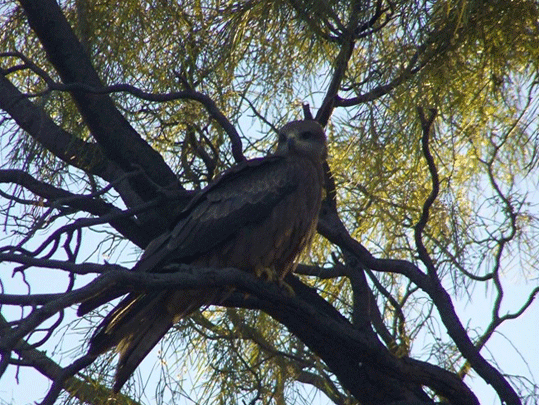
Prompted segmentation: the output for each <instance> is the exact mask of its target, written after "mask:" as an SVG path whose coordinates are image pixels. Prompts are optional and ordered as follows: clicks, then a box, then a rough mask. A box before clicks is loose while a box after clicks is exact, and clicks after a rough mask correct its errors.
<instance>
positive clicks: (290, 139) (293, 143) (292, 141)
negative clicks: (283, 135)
mask: <svg viewBox="0 0 539 405" xmlns="http://www.w3.org/2000/svg"><path fill="white" fill-rule="evenodd" d="M286 147H287V149H288V150H289V151H291V150H294V149H296V138H294V137H293V136H290V137H288V139H287V140H286Z"/></svg>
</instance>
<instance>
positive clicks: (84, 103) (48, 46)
mask: <svg viewBox="0 0 539 405" xmlns="http://www.w3.org/2000/svg"><path fill="white" fill-rule="evenodd" d="M20 3H21V5H22V7H23V9H24V11H25V13H26V16H27V18H28V22H29V24H30V27H31V28H32V29H33V30H34V32H35V33H36V34H37V36H38V38H39V40H40V41H41V44H42V45H43V48H44V49H45V51H46V52H47V56H48V58H49V60H50V61H51V63H52V64H53V65H54V67H55V68H56V70H57V71H58V73H59V75H60V77H61V78H62V80H63V82H64V83H83V84H86V85H88V86H91V87H95V88H101V87H102V84H101V80H100V78H99V76H98V74H97V72H96V71H95V70H94V68H93V67H92V63H91V61H90V59H89V57H88V55H87V54H86V53H85V52H84V49H83V47H82V45H81V44H80V42H79V41H78V39H77V37H76V35H75V33H74V32H73V30H72V29H71V26H70V25H69V23H68V22H67V20H66V18H65V16H64V15H63V13H62V11H61V9H60V7H59V5H58V3H57V2H56V1H54V0H42V1H32V0H20ZM71 95H72V96H73V98H74V99H75V102H76V104H77V108H78V110H79V112H80V113H81V115H82V116H83V117H84V120H85V122H86V124H87V125H88V127H89V128H90V131H91V133H92V135H93V137H94V138H95V139H96V140H97V141H98V143H99V144H100V145H101V146H102V148H103V151H104V153H105V155H106V156H107V157H108V158H109V159H111V160H112V161H114V162H115V163H116V164H118V165H119V166H120V167H121V168H122V169H123V170H124V171H131V170H132V164H133V162H136V163H137V164H138V165H140V166H141V167H142V168H143V170H144V172H145V173H146V174H147V176H148V177H149V178H150V179H152V182H153V183H155V184H159V185H160V186H162V187H170V186H171V185H172V186H173V187H179V185H178V181H177V179H176V176H175V175H174V173H173V172H172V171H171V170H170V168H169V167H168V166H167V165H166V164H165V162H164V160H163V158H162V157H161V155H160V154H159V153H157V152H156V151H155V150H153V149H152V148H151V147H150V145H148V143H146V142H145V141H144V140H143V139H142V138H141V137H140V135H139V134H138V133H137V132H136V131H135V130H134V129H133V127H132V126H131V125H130V124H129V123H128V122H127V121H126V119H125V118H124V117H123V116H122V115H121V113H120V112H119V111H118V109H117V108H116V107H115V106H114V103H113V101H112V100H111V99H110V97H108V96H107V95H105V94H89V93H86V92H80V91H73V92H71ZM131 184H132V186H133V188H134V189H135V190H136V191H137V193H138V194H139V195H140V196H141V198H142V199H143V200H145V201H147V200H149V199H152V198H153V191H154V187H153V185H152V184H149V183H148V182H147V181H146V180H145V179H143V178H142V177H139V178H137V179H136V181H132V182H131Z"/></svg>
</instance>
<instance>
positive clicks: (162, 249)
mask: <svg viewBox="0 0 539 405" xmlns="http://www.w3.org/2000/svg"><path fill="white" fill-rule="evenodd" d="M326 155H327V146H326V136H325V134H324V130H323V129H322V127H321V126H320V125H319V124H318V123H317V122H316V121H313V120H305V121H293V122H290V123H288V124H286V125H285V126H284V127H282V128H281V130H280V131H279V139H278V144H277V148H276V151H275V152H274V153H273V154H271V155H269V156H267V157H264V158H258V159H252V160H248V161H245V162H242V163H240V164H238V165H236V166H234V167H232V168H230V169H229V170H227V171H225V172H224V173H223V174H222V175H221V176H219V177H218V178H216V179H215V181H213V182H212V183H210V184H209V185H208V186H207V187H206V188H204V189H203V190H201V191H200V192H199V193H198V194H197V195H195V197H194V198H193V199H192V200H191V202H190V203H189V204H188V206H187V207H186V208H185V209H184V210H183V211H182V212H181V213H180V214H179V216H178V218H177V219H176V220H175V221H174V224H173V226H172V227H171V229H170V230H169V231H168V232H166V233H165V234H163V235H161V236H160V237H158V238H156V239H155V240H154V241H152V242H150V244H149V245H148V247H147V248H146V250H145V252H144V255H143V256H142V258H141V259H140V261H139V262H138V263H137V264H136V265H135V267H134V268H133V271H140V272H153V273H159V272H161V273H162V272H167V271H169V272H170V271H171V270H170V269H168V270H167V265H170V264H171V263H184V264H190V265H192V266H200V267H213V268H225V267H234V268H237V269H240V270H243V271H246V272H249V273H253V274H256V275H257V276H261V275H262V274H265V275H269V276H270V277H268V278H270V279H273V280H276V281H282V280H283V278H284V277H285V276H286V275H287V274H288V273H289V272H291V271H293V270H294V269H295V264H294V261H295V259H296V257H297V256H298V254H299V253H300V252H301V251H302V250H303V249H304V248H305V247H306V246H307V245H308V244H309V242H310V240H311V238H312V236H313V234H314V232H315V230H316V225H317V220H318V211H319V210H320V205H321V200H322V193H323V183H324V181H323V179H324V172H323V161H324V159H325V158H326ZM119 295H120V294H116V296H119ZM222 296H223V291H222V289H221V290H219V289H216V288H207V289H200V290H174V289H171V290H165V291H147V292H131V293H129V294H128V295H127V296H126V297H125V298H124V299H123V300H122V301H121V302H120V303H119V304H118V305H117V306H116V307H115V308H114V309H113V310H112V311H111V312H110V313H109V314H108V315H107V316H106V317H105V318H104V319H103V321H102V322H101V324H100V325H99V326H98V327H97V329H96V332H95V333H94V335H93V337H92V338H91V341H90V350H89V353H90V354H93V355H96V356H97V355H99V354H101V353H104V352H106V351H107V350H109V349H111V348H113V347H116V350H117V351H118V352H119V354H120V358H119V361H118V368H117V373H116V380H115V384H114V387H113V389H114V391H115V392H118V391H119V390H120V388H121V387H122V385H123V384H124V383H125V382H126V381H127V379H128V378H129V376H130V375H131V374H132V373H133V372H134V370H135V369H136V368H137V366H138V365H139V364H140V362H141V361H142V360H143V359H144V357H145V356H146V355H147V354H148V353H149V352H150V350H151V349H152V348H153V347H154V346H155V345H156V344H157V342H158V341H159V340H160V339H161V338H162V337H163V336H164V335H165V333H166V332H167V331H168V330H169V329H170V328H171V327H172V326H173V325H174V323H176V322H178V321H179V320H180V319H182V318H184V317H186V316H188V315H189V314H191V313H192V312H193V311H195V310H197V309H198V308H201V307H204V306H207V305H210V304H212V303H216V302H217V303H218V302H219V297H222ZM110 299H111V297H110V293H109V295H107V293H104V294H103V295H102V296H97V297H93V298H91V299H89V300H88V301H87V302H83V303H82V304H81V306H80V307H79V314H80V315H82V314H84V313H87V312H89V311H90V310H92V309H94V308H96V307H97V306H99V305H101V304H103V303H105V302H107V301H108V300H110ZM221 299H222V298H221Z"/></svg>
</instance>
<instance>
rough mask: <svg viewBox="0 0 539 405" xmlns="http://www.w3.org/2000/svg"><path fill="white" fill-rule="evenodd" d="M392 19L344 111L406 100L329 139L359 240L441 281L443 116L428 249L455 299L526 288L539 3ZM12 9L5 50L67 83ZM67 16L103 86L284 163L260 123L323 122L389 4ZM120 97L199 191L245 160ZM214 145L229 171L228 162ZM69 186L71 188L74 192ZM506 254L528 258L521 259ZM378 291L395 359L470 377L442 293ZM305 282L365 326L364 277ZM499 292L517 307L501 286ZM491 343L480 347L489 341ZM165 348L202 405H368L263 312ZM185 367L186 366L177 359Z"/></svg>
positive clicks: (17, 77)
mask: <svg viewBox="0 0 539 405" xmlns="http://www.w3.org/2000/svg"><path fill="white" fill-rule="evenodd" d="M381 4H382V6H381V9H382V14H381V17H380V18H379V20H377V21H376V22H375V23H374V25H373V26H372V27H371V26H366V28H365V30H364V31H363V32H364V35H358V38H356V40H355V47H354V50H353V52H352V53H351V57H350V59H349V61H348V62H347V69H346V72H345V75H344V78H343V81H342V84H341V91H340V92H339V96H340V97H342V98H343V99H345V98H348V99H352V98H354V97H360V96H362V95H365V94H368V93H369V92H371V91H374V90H376V89H377V88H380V86H388V88H386V89H382V90H383V91H381V92H380V93H379V94H377V95H375V96H373V97H370V98H369V99H368V100H366V101H365V102H358V103H353V104H351V105H349V106H346V107H336V109H335V111H334V113H333V115H332V117H331V120H330V124H329V126H328V135H329V140H330V160H329V164H330V167H331V170H332V173H333V175H334V180H335V183H336V189H337V199H338V209H339V213H340V214H341V216H342V218H343V220H344V222H345V224H346V226H347V227H348V230H349V231H350V233H351V235H352V236H353V237H354V238H356V239H357V240H359V241H361V242H362V243H363V244H364V245H365V246H366V247H368V248H369V249H370V251H371V253H373V254H374V255H376V256H378V257H388V258H393V259H407V260H410V261H411V262H413V263H416V264H418V265H419V266H420V267H421V268H423V264H422V263H421V262H420V261H419V260H418V257H417V252H416V246H415V242H414V226H415V225H416V224H417V222H418V221H419V219H420V217H421V215H422V208H423V204H424V202H425V200H426V199H427V197H428V196H429V194H430V193H431V190H432V179H431V176H430V175H429V172H428V170H427V165H426V163H425V159H424V157H423V154H422V151H421V147H420V142H419V139H420V137H421V127H420V123H419V120H418V118H417V111H416V107H417V106H423V107H425V108H436V110H437V112H438V117H437V120H436V123H435V130H434V133H433V136H432V137H431V144H430V146H431V149H432V152H433V155H434V160H435V163H436V166H437V169H438V173H439V176H440V188H441V192H440V194H439V196H438V198H437V200H436V201H435V202H434V205H433V207H432V209H431V211H430V218H429V222H428V224H427V227H426V230H425V244H426V246H427V249H428V250H429V252H430V254H431V256H432V258H433V260H434V261H435V263H436V265H437V266H438V267H439V271H440V277H441V278H442V279H443V283H444V285H445V286H446V287H448V289H449V290H450V291H451V292H452V293H454V294H455V296H456V297H460V296H465V295H466V294H467V292H470V291H472V290H473V288H475V286H477V285H481V284H480V283H481V282H483V281H482V277H483V276H485V275H487V274H489V273H492V274H495V276H494V278H496V279H499V278H500V277H499V276H500V273H499V272H498V271H499V269H500V268H502V269H503V270H501V271H502V272H505V271H506V272H511V274H513V272H514V274H515V276H514V277H520V278H521V279H522V280H524V281H525V280H529V279H532V278H533V277H534V276H533V272H534V270H537V269H538V268H539V262H538V261H537V257H539V256H538V255H537V253H538V251H539V245H538V243H537V241H538V240H539V235H537V229H539V227H538V225H539V223H538V215H539V212H538V211H537V206H536V203H534V202H533V201H532V200H531V199H530V197H529V196H528V194H527V193H528V192H529V193H530V195H532V194H531V193H532V191H531V190H533V189H534V188H535V190H536V189H537V182H536V180H534V177H533V176H534V174H535V176H536V173H537V166H538V160H539V159H538V154H537V148H538V146H539V144H538V137H537V119H536V116H537V106H538V104H537V94H536V93H537V91H536V85H537V76H536V74H537V69H538V67H539V47H537V43H538V40H539V32H538V31H537V21H538V16H539V14H538V13H539V11H538V5H537V3H536V2H534V1H524V0H521V1H518V0H517V1H508V0H497V1H482V0H460V1H441V0H437V1H434V0H433V1H426V2H409V1H393V2H385V1H382V2H381ZM1 7H3V8H4V10H6V13H5V15H4V17H3V18H2V20H1V22H2V27H1V32H0V52H12V51H14V50H16V51H19V52H21V53H23V54H24V55H26V57H28V58H29V59H30V60H31V61H33V63H34V64H35V65H37V66H40V67H41V68H42V69H44V70H45V71H46V72H47V73H48V75H50V77H51V78H52V79H54V80H58V77H57V75H56V73H55V71H54V69H53V67H52V66H51V65H50V64H49V63H48V62H47V60H46V56H45V54H44V52H43V50H42V49H41V48H40V46H39V43H38V41H37V39H36V38H35V37H34V35H32V34H29V28H28V26H27V23H26V21H25V19H24V17H23V14H22V12H21V11H20V10H19V7H18V6H17V5H16V4H15V3H11V2H4V4H3V5H2V6H1ZM62 7H63V10H64V12H65V14H66V16H67V17H68V19H69V21H70V23H71V25H72V26H73V27H74V29H75V31H76V33H77V35H78V36H79V39H80V41H81V43H82V44H83V46H84V48H85V50H86V52H87V53H88V54H89V55H90V56H91V59H92V62H93V64H94V67H95V68H96V70H97V71H98V73H99V75H100V77H101V78H102V80H103V82H104V83H105V84H107V85H112V84H117V83H129V84H132V85H134V86H137V87H139V88H141V89H144V90H145V91H148V92H152V93H167V92H173V91H181V90H183V89H185V88H194V89H196V90H197V91H200V92H202V93H204V94H206V95H208V96H210V97H211V98H212V99H213V100H214V101H215V102H216V104H217V105H218V106H219V108H220V109H221V110H222V112H223V113H224V114H225V115H226V116H227V117H228V118H229V120H230V121H231V122H232V123H233V124H235V125H236V126H237V127H240V128H244V132H242V141H243V142H244V146H245V153H246V155H248V156H253V155H260V154H261V151H262V150H267V149H268V147H269V146H270V144H271V141H270V140H269V138H268V137H267V136H261V135H260V134H258V133H256V131H258V130H260V131H261V132H263V133H264V134H266V133H267V132H268V131H269V126H263V127H260V129H259V127H258V126H257V127H256V130H252V129H251V128H249V126H250V124H251V123H252V122H254V121H258V120H259V117H263V119H264V120H265V121H266V122H267V123H271V124H272V125H274V126H279V125H280V124H281V123H283V122H286V121H288V120H290V119H293V118H296V117H298V116H301V114H300V108H299V106H300V105H301V103H302V102H305V101H307V102H309V103H310V104H311V105H312V106H313V107H317V108H318V107H320V106H321V103H322V100H323V98H324V94H325V92H326V90H327V88H328V85H329V83H330V81H331V75H332V74H333V72H334V70H335V69H336V67H337V66H338V55H339V52H340V50H341V46H342V43H343V42H344V41H345V40H346V38H345V37H346V35H345V34H343V32H342V31H343V27H345V26H347V24H349V22H350V21H353V20H354V19H355V20H357V21H360V22H363V23H366V22H367V21H369V19H370V18H371V17H372V15H373V14H374V13H375V12H376V7H377V5H376V4H375V3H372V2H355V1H334V2H322V1H314V0H312V1H309V0H297V1H296V0H290V1H282V0H276V1H251V0H244V1H238V2H228V1H221V0H213V1H211V0H208V1H177V2H174V1H150V0H148V1H132V0H128V1H124V2H122V3H118V2H113V1H108V0H101V1H89V0H78V1H65V2H62ZM359 25H361V24H359ZM15 63H21V61H20V60H17V58H16V57H10V58H1V59H0V67H1V68H2V69H7V68H8V67H10V66H13V64H15ZM9 78H10V80H12V82H14V83H16V84H17V86H19V88H20V89H21V91H23V92H26V93H36V94H38V93H39V96H37V97H35V98H34V100H35V101H36V102H37V103H40V104H41V105H43V107H44V109H45V111H46V112H47V113H48V114H49V115H50V116H51V117H52V118H53V119H54V121H55V122H57V123H58V124H59V125H61V126H62V128H64V129H65V130H67V131H69V132H70V133H72V134H74V135H75V136H77V137H78V138H80V139H84V140H88V139H91V134H90V133H89V132H88V130H87V129H86V127H85V126H84V124H83V121H82V118H81V117H80V116H79V114H78V112H77V109H76V106H75V104H74V102H73V101H72V100H71V98H70V97H69V96H68V95H67V93H63V92H52V93H51V92H45V93H42V92H43V91H44V90H45V89H46V83H45V81H44V80H43V78H40V77H39V76H38V75H37V74H36V73H35V72H31V71H28V70H21V71H19V72H16V73H15V74H12V75H10V77H9ZM113 97H114V99H115V101H116V103H117V105H118V106H119V108H120V109H121V111H122V113H123V114H124V115H125V117H126V118H127V119H128V120H129V122H130V123H131V124H132V125H133V126H134V127H135V129H136V130H137V131H138V132H139V133H140V134H141V135H142V136H143V137H144V138H145V139H146V140H147V141H148V143H150V145H151V146H153V147H154V148H155V149H156V150H157V151H159V152H160V153H161V154H162V155H163V156H164V157H165V159H166V161H167V163H168V164H169V165H170V166H171V168H172V170H173V171H174V172H176V173H177V174H178V176H179V177H180V179H181V182H182V184H184V185H185V186H186V188H200V187H202V186H203V185H204V184H206V182H207V181H208V180H209V179H210V178H211V177H212V176H213V175H214V174H215V173H217V172H219V171H221V170H222V169H224V168H226V167H228V166H230V165H231V164H232V163H233V162H232V156H231V153H230V141H229V139H228V137H227V136H226V134H225V132H224V131H223V130H222V128H220V127H219V125H217V124H216V123H215V121H213V120H212V118H211V117H210V116H209V115H208V113H207V112H206V111H205V109H204V108H203V107H202V106H201V105H200V104H199V103H197V102H195V101H184V100H177V101H173V102H167V103H153V102H148V101H144V100H141V99H139V98H137V97H135V96H133V95H129V94H126V93H118V94H114V96H113ZM7 131H8V130H7V129H3V132H7ZM19 136H20V137H19V138H18V139H17V140H16V142H17V145H18V147H17V148H14V149H13V150H12V154H11V159H12V161H13V162H16V161H18V162H23V163H24V165H26V166H27V167H31V168H32V170H31V172H33V173H36V176H37V177H39V178H41V179H50V178H52V179H53V180H54V181H56V182H57V183H58V184H60V182H61V181H60V180H59V177H58V176H66V174H67V173H68V172H69V169H68V168H67V166H64V165H61V167H60V166H55V165H57V164H58V163H57V161H56V163H53V162H54V159H53V156H52V155H51V154H49V153H46V152H45V151H43V150H39V148H37V147H36V146H35V143H32V142H33V141H31V140H29V138H28V137H27V136H25V135H24V134H21V133H19ZM201 150H202V151H203V152H204V153H205V154H207V155H208V156H209V157H210V158H211V159H213V163H214V165H213V166H212V165H208V161H207V160H205V159H204V153H202V152H200V151H201ZM211 159H210V160H211ZM46 168H49V170H48V171H47V170H46ZM61 178H63V179H64V180H62V182H61V184H67V183H69V179H65V178H64V177H61ZM83 181H87V182H89V180H83ZM88 184H89V183H88ZM505 239H507V244H510V245H511V251H510V253H506V251H505V250H503V249H504V244H505V242H503V244H502V242H501V241H503V240H505ZM332 254H334V257H333V258H332V256H331V255H332ZM513 255H514V257H511V256H513ZM308 260H310V261H311V262H312V263H313V264H317V265H320V266H326V267H330V266H332V265H334V264H335V261H339V260H343V256H342V252H339V251H338V250H337V249H336V248H335V246H333V245H331V244H330V243H329V242H328V241H326V240H325V239H323V238H321V237H317V239H316V242H315V243H314V245H313V248H312V250H311V253H310V256H309V258H308V259H307V260H304V262H307V261H308ZM375 277H376V278H377V282H378V283H380V286H381V288H383V289H376V291H378V292H377V293H376V297H375V298H376V300H377V303H378V306H379V308H380V312H381V314H382V319H383V323H384V325H385V327H386V328H387V330H388V332H389V334H390V335H391V338H392V339H393V343H392V344H393V349H392V350H393V352H394V353H395V355H396V356H403V355H407V354H409V353H410V352H411V350H412V349H413V350H415V352H416V353H420V354H421V355H424V356H425V357H426V358H428V357H429V356H435V357H436V358H435V362H436V364H439V365H442V366H444V367H446V368H447V369H450V370H453V371H458V370H459V369H460V368H461V367H464V363H465V362H464V361H463V359H462V357H461V354H460V353H459V351H458V350H457V349H456V347H455V346H454V344H452V342H451V341H450V340H449V339H447V336H445V335H444V334H443V333H440V331H439V327H438V325H437V322H438V320H437V317H436V315H435V314H433V310H432V305H431V304H430V303H429V302H428V301H427V300H426V298H425V295H424V294H423V293H421V292H420V291H418V290H417V288H416V287H415V286H414V285H412V284H411V283H410V281H409V280H408V279H407V278H405V277H403V276H400V275H396V274H377V275H375ZM305 279H306V281H307V282H308V283H310V284H311V285H313V286H315V287H316V288H318V289H319V290H320V292H321V294H322V295H323V296H324V298H325V299H327V300H328V301H329V302H331V303H332V304H333V305H335V306H336V307H337V308H338V309H339V310H341V312H342V313H343V314H345V315H350V316H351V312H352V303H351V295H352V290H351V287H350V285H349V282H348V280H347V278H345V277H341V278H334V279H328V280H324V279H315V278H312V277H305ZM485 288H486V289H490V291H492V292H493V294H494V296H496V294H498V295H497V296H499V297H500V300H501V297H502V296H503V294H501V293H500V291H501V290H500V289H498V287H497V286H496V285H494V286H493V285H492V284H488V286H486V287H485ZM384 291H385V292H384ZM388 295H391V296H392V297H393V301H392V300H390V299H388ZM498 310H499V308H498ZM483 333H484V330H483V332H478V333H477V338H478V340H480V339H481V336H482V334H483ZM425 335H433V336H435V338H434V339H433V340H432V341H431V343H428V344H426V345H425V346H423V347H420V346H421V345H422V342H421V341H420V339H419V337H424V336H425ZM483 337H484V336H483ZM416 338H417V341H416V340H415V339H416ZM487 339H488V337H487ZM386 343H387V344H388V346H391V344H390V343H389V342H386ZM167 345H170V348H169V349H168V350H167V351H166V352H165V354H164V355H163V359H165V358H166V359H167V363H168V364H166V369H167V371H170V372H171V373H172V374H173V375H177V374H179V375H181V370H184V369H185V368H188V367H194V368H195V369H196V372H197V383H196V387H198V388H197V390H196V392H197V393H198V394H199V397H197V398H196V401H198V402H199V403H218V404H233V403H242V401H245V402H248V401H251V400H253V398H254V397H255V398H257V399H259V400H260V402H261V403H263V404H270V403H275V404H285V403H296V402H299V403H301V402H300V401H302V400H303V401H305V403H308V402H307V400H306V399H305V398H306V396H305V394H304V393H303V391H301V390H299V389H298V384H297V382H298V381H299V382H304V383H305V384H311V385H313V386H315V387H316V388H317V389H318V390H320V391H322V392H324V393H325V394H326V395H327V396H328V397H330V398H332V399H333V400H334V401H335V402H336V403H338V402H337V401H341V402H340V403H346V404H351V403H355V402H354V400H353V399H352V397H351V396H349V395H348V394H347V393H346V392H344V391H343V390H342V388H341V387H340V386H339V384H338V383H337V382H336V381H335V379H334V378H333V377H332V376H331V375H330V373H329V370H328V369H327V366H325V365H324V364H322V363H321V362H320V360H319V359H318V358H316V356H315V355H314V354H312V353H310V352H309V351H308V349H307V348H306V347H305V346H304V344H303V343H301V342H300V341H299V340H298V339H297V338H295V337H294V336H291V335H290V334H288V333H287V331H286V330H284V329H283V327H282V325H279V324H278V323H277V322H276V321H274V320H272V319H271V318H270V317H269V316H267V315H265V314H263V313H259V312H256V311H248V310H235V309H222V308H217V309H213V308H212V309H211V310H207V311H205V312H204V313H199V314H197V315H196V316H195V317H193V319H192V320H190V321H189V322H186V323H185V324H181V325H179V326H178V327H177V330H175V331H173V332H172V333H171V334H170V335H169V337H168V340H167V341H166V344H165V346H167ZM174 353H175V354H176V357H177V359H176V361H177V364H170V363H174V362H171V361H170V358H174ZM431 360H432V359H431ZM109 371H110V370H109ZM101 372H102V370H101ZM308 376H310V377H313V376H316V377H317V378H318V379H317V378H310V379H309V378H307V377H308ZM180 378H181V377H180ZM166 381H168V384H171V385H168V384H167V386H166V389H167V390H168V394H170V395H172V397H174V395H175V393H177V391H178V390H180V388H178V387H177V386H176V382H175V379H174V378H170V377H169V379H168V380H166ZM179 381H181V379H180V380H179ZM160 388H163V387H160ZM163 390H165V388H163Z"/></svg>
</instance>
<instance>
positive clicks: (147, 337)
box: [89, 290, 218, 392]
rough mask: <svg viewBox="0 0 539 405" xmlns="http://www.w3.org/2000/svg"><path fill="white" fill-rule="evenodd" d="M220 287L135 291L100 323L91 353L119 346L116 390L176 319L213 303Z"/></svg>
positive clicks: (91, 345) (91, 346)
mask: <svg viewBox="0 0 539 405" xmlns="http://www.w3.org/2000/svg"><path fill="white" fill-rule="evenodd" d="M217 294H218V291H217V290H204V291H198V290H197V291H164V292H156V293H146V294H144V293H142V294H141V293H136V294H135V293H132V294H130V295H128V296H127V297H126V298H124V299H123V300H122V301H121V302H120V303H119V304H118V305H117V306H116V308H114V309H113V310H112V311H111V312H110V313H109V314H108V315H107V316H106V317H105V319H103V321H102V322H101V324H100V325H99V326H98V328H97V330H96V332H95V333H94V335H93V337H92V339H91V341H90V351H89V352H90V353H91V354H94V355H98V354H101V353H104V352H106V351H107V350H109V349H111V348H112V347H114V346H116V347H117V351H118V353H119V354H120V359H119V362H118V369H117V372H116V381H115V384H114V388H113V389H114V391H115V392H118V391H119V390H120V389H121V387H122V386H123V385H124V383H125V382H126V381H127V380H128V378H129V377H130V376H131V374H132V373H133V372H134V371H135V369H136V368H137V367H138V365H139V364H140V363H141V362H142V360H143V359H144V358H145V357H146V355H147V354H148V353H149V352H150V351H151V350H152V348H153V347H154V346H155V345H156V344H157V342H159V340H160V339H161V338H162V337H163V336H164V335H165V334H166V333H167V331H168V330H169V329H170V328H171V327H172V325H173V324H174V323H176V322H177V321H179V320H180V319H182V318H184V317H187V316H188V315H190V314H191V313H192V312H194V311H195V310H197V309H198V308H200V307H202V306H206V305H209V304H211V303H212V301H213V300H214V299H215V298H216V296H217Z"/></svg>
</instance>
